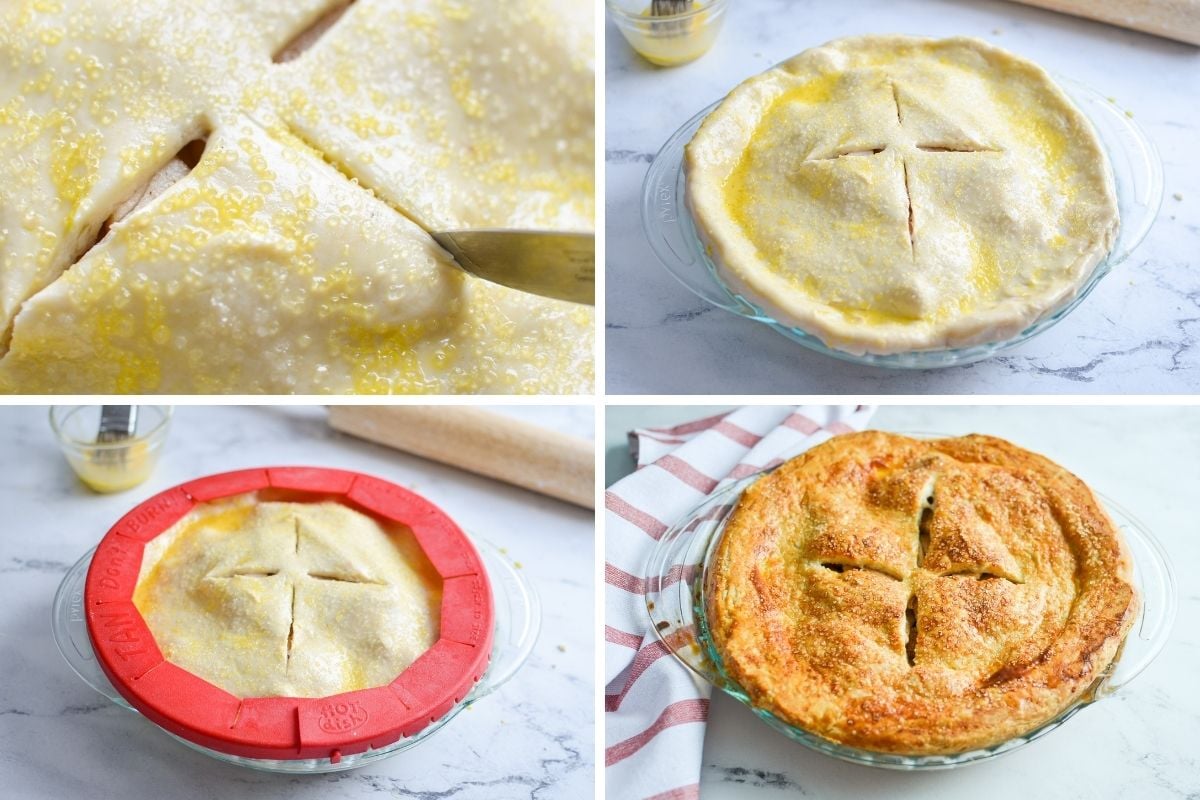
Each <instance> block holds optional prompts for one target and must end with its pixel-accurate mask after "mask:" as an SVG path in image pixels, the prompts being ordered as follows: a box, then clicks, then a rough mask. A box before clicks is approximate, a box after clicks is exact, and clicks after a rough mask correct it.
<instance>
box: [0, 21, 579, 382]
mask: <svg viewBox="0 0 1200 800" xmlns="http://www.w3.org/2000/svg"><path fill="white" fill-rule="evenodd" d="M345 5H346V2H345V0H300V1H299V2H291V3H246V2H240V1H239V0H214V2H208V3H201V4H196V3H176V2H168V1H167V0H137V2H128V3H111V2H100V1H99V0H57V1H56V2H46V3H33V2H16V3H6V4H4V6H3V8H0V60H2V61H3V63H4V64H5V68H4V70H3V71H0V356H2V357H3V358H2V360H0V391H9V392H22V393H34V392H73V393H89V394H90V393H131V392H132V393H138V392H144V393H149V392H171V393H191V392H199V393H231V392H238V393H290V392H301V393H331V392H338V393H341V392H370V393H385V392H413V393H415V392H432V393H451V392H454V393H466V392H497V393H509V392H528V393H534V392H539V393H561V392H571V393H574V392H584V391H591V389H592V383H593V366H592V349H593V347H592V345H593V342H592V338H593V334H592V331H593V312H592V310H591V309H590V308H588V307H584V306H580V305H575V304H570V303H563V302H556V301H551V300H546V299H542V298H539V297H535V296H532V295H528V294H524V293H521V292H516V291H513V290H510V289H505V288H502V287H499V286H496V285H494V284H489V283H486V282H484V281H480V280H477V279H474V278H471V277H468V276H466V275H464V274H463V273H462V272H461V271H459V270H458V269H457V268H455V267H454V266H452V265H451V264H450V263H449V261H448V258H447V256H446V254H445V253H444V252H443V251H442V250H441V249H440V248H438V247H437V246H436V244H435V243H434V242H433V240H432V239H431V238H430V237H429V236H428V235H427V234H426V233H425V231H424V230H422V227H424V228H426V229H434V228H437V229H447V228H481V227H482V228H491V227H497V228H531V227H537V228H551V229H565V230H588V229H591V227H592V226H593V211H594V208H593V206H594V199H593V172H594V148H593V139H594V134H593V127H594V121H593V117H594V105H593V77H594V65H593V63H592V52H593V50H592V39H593V7H592V5H591V4H590V3H588V2H586V0H568V1H567V2H551V0H507V2H504V3H465V2H442V1H441V0H402V2H392V0H359V2H355V3H354V4H353V5H351V6H350V7H349V8H348V9H347V10H346V11H345V13H344V14H343V15H342V16H341V17H339V18H337V19H336V20H332V19H331V21H332V25H331V26H330V27H328V28H327V29H321V26H318V29H320V30H318V31H317V32H318V33H319V34H320V35H319V36H317V37H316V40H315V42H311V46H310V47H309V48H308V49H306V50H304V52H302V53H300V54H299V55H296V56H295V57H294V58H293V57H291V55H292V54H291V53H290V52H289V55H288V58H289V59H290V60H286V61H284V62H283V63H276V62H275V60H273V55H274V54H276V53H277V52H278V51H279V50H280V49H281V48H283V49H285V50H287V49H288V45H287V43H288V42H289V41H290V40H292V39H294V38H295V37H296V36H297V34H299V33H300V32H301V31H303V30H304V29H305V28H307V27H309V26H310V25H312V23H313V22H314V21H315V20H318V19H319V18H321V17H322V15H323V14H325V13H326V12H328V11H330V10H331V9H336V8H339V7H342V6H345ZM314 35H316V34H314ZM189 143H193V144H191V145H189ZM200 150H202V153H201V152H199V151H200ZM148 184H149V188H148V190H147V186H148ZM143 190H145V191H143ZM414 221H415V222H414ZM418 224H419V225H418ZM419 226H420V227H419Z"/></svg>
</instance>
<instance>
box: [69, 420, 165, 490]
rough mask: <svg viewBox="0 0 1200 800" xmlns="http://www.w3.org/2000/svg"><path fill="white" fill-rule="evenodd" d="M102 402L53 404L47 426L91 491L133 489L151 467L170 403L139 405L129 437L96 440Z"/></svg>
mask: <svg viewBox="0 0 1200 800" xmlns="http://www.w3.org/2000/svg"><path fill="white" fill-rule="evenodd" d="M101 408H102V406H53V407H52V408H51V409H50V427H51V428H52V429H53V430H54V436H55V438H56V439H58V446H59V449H61V450H62V452H63V455H64V456H66V458H67V463H68V464H70V465H71V469H73V470H74V471H75V474H76V475H78V476H79V480H81V481H83V483H84V484H85V485H86V486H87V487H88V488H89V489H91V490H92V491H94V492H101V493H108V492H121V491H124V490H125V489H132V488H133V487H134V486H137V485H138V484H139V483H141V482H142V481H144V480H146V478H149V477H150V473H152V472H153V471H154V467H155V466H156V465H157V464H158V456H159V453H160V452H161V450H162V446H163V442H165V441H166V440H167V429H168V428H169V427H170V423H171V407H170V406H138V407H137V408H138V415H137V430H136V431H135V433H134V435H133V436H131V437H130V438H128V439H121V440H120V441H116V442H97V441H96V434H97V432H98V431H99V430H100V409H101Z"/></svg>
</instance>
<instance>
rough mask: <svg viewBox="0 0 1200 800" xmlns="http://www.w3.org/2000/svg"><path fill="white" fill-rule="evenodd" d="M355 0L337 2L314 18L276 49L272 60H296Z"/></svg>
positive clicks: (327, 30) (309, 48)
mask: <svg viewBox="0 0 1200 800" xmlns="http://www.w3.org/2000/svg"><path fill="white" fill-rule="evenodd" d="M353 3H354V0H341V2H338V3H335V4H334V5H333V7H332V8H330V9H329V10H328V11H326V12H325V13H324V14H322V15H320V16H319V17H317V18H316V19H315V20H313V22H312V24H310V25H309V26H308V27H307V28H305V29H304V30H302V31H300V32H299V33H297V34H296V35H295V36H293V37H292V38H291V39H289V40H288V41H287V43H285V44H284V45H283V47H280V48H279V50H278V51H276V53H275V55H274V56H272V60H273V61H274V62H275V63H276V64H284V63H287V62H288V61H294V60H295V59H297V58H299V57H300V56H302V55H304V53H305V52H306V51H308V50H311V49H312V47H313V45H315V44H316V43H317V42H318V41H319V40H320V39H321V38H322V37H323V36H324V35H325V34H326V33H328V32H329V29H330V28H332V27H333V26H334V25H336V24H337V22H338V20H340V19H341V18H342V16H343V15H344V14H345V13H346V12H347V11H349V10H350V6H351V5H353Z"/></svg>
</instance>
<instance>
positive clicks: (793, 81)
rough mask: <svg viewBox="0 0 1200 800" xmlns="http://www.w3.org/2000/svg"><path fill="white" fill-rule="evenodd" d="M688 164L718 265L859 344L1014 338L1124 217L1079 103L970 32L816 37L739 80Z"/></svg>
mask: <svg viewBox="0 0 1200 800" xmlns="http://www.w3.org/2000/svg"><path fill="white" fill-rule="evenodd" d="M685 169H686V175H687V202H688V204H689V207H690V209H691V211H692V214H693V216H694V218H695V220H696V223H697V228H698V230H699V233H700V236H701V238H702V239H703V241H704V242H705V243H706V245H707V246H708V249H709V252H710V254H711V256H712V258H713V260H714V262H715V263H716V265H717V267H718V269H719V270H720V273H721V275H722V276H723V278H724V279H725V281H726V282H727V283H728V284H729V285H730V286H731V287H732V288H734V289H735V290H736V291H738V292H741V293H742V294H743V295H745V296H746V298H747V299H749V300H750V301H751V302H753V303H755V304H756V305H758V306H759V307H761V308H762V309H763V310H765V311H767V312H768V313H769V314H771V315H772V316H773V317H774V318H775V319H776V320H778V321H780V322H783V323H785V324H788V325H792V326H796V327H799V328H801V329H803V330H805V331H808V332H810V333H812V334H813V335H815V336H817V337H819V338H820V339H821V340H822V341H824V342H825V343H826V344H827V345H829V346H831V347H834V348H837V349H841V350H845V351H848V352H853V353H860V354H861V353H864V352H871V353H896V352H903V351H911V350H922V349H936V348H942V347H957V346H963V345H969V344H975V343H980V342H987V341H999V340H1003V339H1007V338H1011V337H1012V336H1015V335H1016V334H1018V333H1020V332H1021V331H1022V330H1024V329H1025V328H1026V327H1028V326H1029V325H1031V324H1032V323H1034V322H1035V321H1037V320H1038V319H1040V318H1041V317H1043V316H1045V315H1046V314H1048V313H1050V312H1051V311H1053V310H1055V309H1057V308H1059V307H1061V306H1062V305H1063V304H1065V303H1066V302H1067V301H1069V300H1070V299H1071V298H1072V297H1074V296H1075V294H1076V292H1077V291H1078V290H1079V288H1080V286H1081V285H1082V284H1083V283H1084V282H1085V281H1086V280H1087V278H1088V277H1089V276H1090V275H1091V273H1092V270H1093V267H1095V265H1096V264H1097V263H1098V262H1099V261H1100V260H1101V259H1102V258H1103V257H1104V256H1105V255H1106V254H1107V253H1108V252H1109V250H1110V249H1111V248H1112V246H1113V243H1114V241H1115V237H1116V231H1117V226H1118V212H1117V201H1116V196H1115V192H1114V189H1113V182H1112V178H1111V174H1110V169H1109V165H1108V161H1107V157H1106V156H1105V153H1104V150H1103V149H1102V147H1101V144H1100V142H1099V140H1098V139H1097V137H1096V134H1095V132H1094V131H1093V130H1092V127H1091V125H1090V123H1089V122H1088V121H1087V119H1086V118H1085V117H1084V115H1083V114H1082V113H1080V111H1079V110H1078V109H1076V108H1075V106H1074V105H1073V104H1072V103H1071V101H1070V100H1069V99H1068V98H1067V97H1066V95H1064V94H1063V92H1062V91H1061V90H1060V89H1059V88H1058V87H1057V86H1055V84H1054V83H1053V82H1052V81H1051V79H1050V78H1049V76H1048V75H1047V74H1046V73H1045V72H1044V71H1043V70H1042V69H1041V68H1040V67H1038V66H1037V65H1035V64H1033V63H1031V62H1029V61H1026V60H1024V59H1021V58H1017V57H1016V56H1014V55H1012V54H1010V53H1007V52H1005V51H1004V50H1001V49H999V48H997V47H993V46H991V45H989V44H987V43H985V42H982V41H980V40H977V39H970V38H953V39H943V40H932V39H923V38H915V37H907V36H861V37H850V38H846V39H839V40H836V41H834V42H830V43H829V44H826V45H824V46H821V47H817V48H814V49H812V50H807V51H805V52H803V53H801V54H800V55H798V56H795V57H794V58H792V59H790V60H788V61H785V62H783V63H782V64H780V65H778V66H776V67H774V68H772V69H770V70H768V71H766V72H764V73H762V74H760V75H758V76H755V77H753V78H751V79H749V80H747V81H746V82H744V83H743V84H741V85H740V86H738V87H737V88H736V89H734V90H733V92H731V93H730V94H729V96H728V97H726V98H725V100H724V101H723V102H722V103H721V105H720V106H719V107H718V108H717V109H716V110H715V111H713V113H712V114H710V115H709V116H708V118H707V119H706V120H705V121H704V124H703V125H702V126H701V128H700V129H699V131H697V133H696V135H695V137H694V138H693V139H692V141H691V143H690V144H689V145H688V147H687V155H686V160H685Z"/></svg>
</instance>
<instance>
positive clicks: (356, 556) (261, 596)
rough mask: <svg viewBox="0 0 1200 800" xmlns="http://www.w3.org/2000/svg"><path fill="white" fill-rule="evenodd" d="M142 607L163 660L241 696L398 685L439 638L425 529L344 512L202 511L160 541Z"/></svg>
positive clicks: (311, 508)
mask: <svg viewBox="0 0 1200 800" xmlns="http://www.w3.org/2000/svg"><path fill="white" fill-rule="evenodd" d="M133 602H134V605H136V606H137V609H138V611H139V612H141V614H142V616H143V617H144V618H145V620H146V624H147V626H148V627H149V628H150V632H151V633H152V634H153V635H154V639H155V642H156V643H157V644H158V647H159V649H160V650H161V651H162V654H163V658H165V659H166V660H167V661H170V662H172V663H174V664H175V665H176V666H178V667H181V668H182V669H185V670H187V671H189V672H191V673H193V674H194V675H197V676H198V677H200V678H203V679H204V680H206V681H208V682H209V683H212V684H213V685H215V686H217V687H219V688H221V689H224V690H225V691H227V692H229V693H230V694H232V695H234V696H236V697H239V698H247V697H326V696H329V695H334V694H340V693H342V692H350V691H357V690H360V689H369V688H374V687H376V686H384V685H386V684H389V683H391V682H392V681H393V680H395V679H396V677H397V676H398V675H399V674H400V673H401V672H403V671H404V669H405V668H407V667H408V666H409V665H410V664H411V663H412V662H413V661H415V660H416V658H417V657H418V656H420V655H421V653H423V652H425V650H427V649H429V647H430V646H432V645H433V643H434V642H435V641H436V640H437V637H438V628H439V625H438V621H439V619H440V604H441V581H440V579H439V578H438V576H437V573H436V571H435V570H434V569H433V566H432V565H431V564H430V563H429V561H428V560H427V558H426V557H425V554H424V553H423V552H422V550H421V548H420V545H419V544H417V541H416V539H415V538H414V537H413V535H412V532H411V531H409V530H408V529H407V528H404V527H403V526H399V525H394V524H393V525H389V526H388V527H386V528H385V527H384V526H382V525H380V524H379V523H378V522H377V521H376V520H374V519H373V518H371V517H368V516H366V515H365V514H362V513H360V512H358V511H355V510H354V509H351V508H349V507H347V506H344V505H342V504H340V503H336V502H332V501H329V502H320V503H296V502H280V501H261V500H260V499H258V498H257V496H256V495H254V494H249V495H241V496H239V497H235V498H230V499H228V500H221V501H214V502H210V503H205V504H202V505H199V506H197V507H196V508H195V509H193V510H192V511H191V512H189V513H188V514H187V515H186V516H185V517H184V518H183V519H181V520H180V521H179V522H177V523H175V524H174V525H173V526H171V528H169V529H168V530H167V531H165V532H163V533H161V534H159V535H158V536H157V537H155V538H154V539H152V540H151V541H150V542H149V544H147V545H146V549H145V553H144V556H143V560H142V566H141V571H140V573H139V575H138V582H137V588H136V589H135V591H134V596H133Z"/></svg>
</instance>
